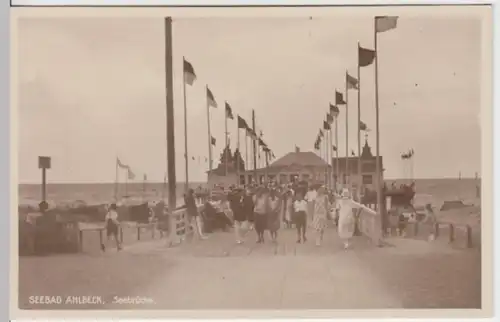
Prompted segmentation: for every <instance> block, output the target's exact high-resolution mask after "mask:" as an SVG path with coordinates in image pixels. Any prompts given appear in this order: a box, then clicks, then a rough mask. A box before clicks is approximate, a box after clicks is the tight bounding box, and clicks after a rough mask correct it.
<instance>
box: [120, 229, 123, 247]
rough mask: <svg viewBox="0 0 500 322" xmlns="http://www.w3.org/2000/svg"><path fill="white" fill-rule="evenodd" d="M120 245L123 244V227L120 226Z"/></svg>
mask: <svg viewBox="0 0 500 322" xmlns="http://www.w3.org/2000/svg"><path fill="white" fill-rule="evenodd" d="M120 243H121V244H123V227H122V226H120Z"/></svg>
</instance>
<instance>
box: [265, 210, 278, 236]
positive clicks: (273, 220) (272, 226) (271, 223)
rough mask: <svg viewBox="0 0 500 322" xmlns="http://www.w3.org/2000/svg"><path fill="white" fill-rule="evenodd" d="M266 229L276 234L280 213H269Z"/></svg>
mask: <svg viewBox="0 0 500 322" xmlns="http://www.w3.org/2000/svg"><path fill="white" fill-rule="evenodd" d="M267 216H268V221H267V229H269V230H270V231H271V232H276V231H278V230H279V229H280V213H279V212H278V211H274V212H270V213H269V214H268V215H267Z"/></svg>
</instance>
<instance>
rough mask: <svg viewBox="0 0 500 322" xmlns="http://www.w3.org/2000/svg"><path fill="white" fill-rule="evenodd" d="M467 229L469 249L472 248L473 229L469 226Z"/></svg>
mask: <svg viewBox="0 0 500 322" xmlns="http://www.w3.org/2000/svg"><path fill="white" fill-rule="evenodd" d="M465 227H466V230H467V248H472V228H471V227H470V226H469V225H467V226H465Z"/></svg>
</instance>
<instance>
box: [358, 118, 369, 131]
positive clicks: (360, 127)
mask: <svg viewBox="0 0 500 322" xmlns="http://www.w3.org/2000/svg"><path fill="white" fill-rule="evenodd" d="M359 130H360V131H365V132H370V129H369V128H368V127H367V126H366V124H365V123H364V122H362V121H359Z"/></svg>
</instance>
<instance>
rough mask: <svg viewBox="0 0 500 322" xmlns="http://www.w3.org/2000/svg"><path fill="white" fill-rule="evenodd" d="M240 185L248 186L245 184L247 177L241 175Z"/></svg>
mask: <svg viewBox="0 0 500 322" xmlns="http://www.w3.org/2000/svg"><path fill="white" fill-rule="evenodd" d="M240 184H243V185H245V184H246V182H245V175H241V176H240Z"/></svg>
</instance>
